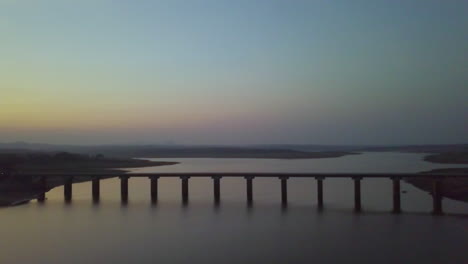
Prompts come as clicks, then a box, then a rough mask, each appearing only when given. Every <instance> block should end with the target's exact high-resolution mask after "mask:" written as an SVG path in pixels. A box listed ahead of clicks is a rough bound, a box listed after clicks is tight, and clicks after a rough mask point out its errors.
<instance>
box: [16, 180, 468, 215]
mask: <svg viewBox="0 0 468 264" xmlns="http://www.w3.org/2000/svg"><path fill="white" fill-rule="evenodd" d="M23 176H28V177H40V179H41V184H43V186H44V190H46V188H45V186H46V184H47V179H48V177H63V178H64V179H65V184H64V196H65V201H66V202H71V200H72V185H73V178H74V177H88V178H90V179H91V188H92V196H93V201H94V202H99V199H100V180H101V179H102V178H110V177H119V178H120V189H121V199H122V203H127V202H128V180H129V179H130V178H136V177H139V178H141V177H147V178H149V180H150V190H151V202H152V203H156V202H157V200H158V179H159V178H162V177H164V178H180V179H181V183H182V184H181V187H182V190H181V194H182V202H183V203H184V204H187V203H188V200H189V179H190V178H192V177H193V178H201V177H205V178H206V177H211V178H212V179H213V197H214V202H215V204H219V202H220V200H221V190H220V189H221V188H220V186H221V179H222V178H223V177H236V178H242V177H243V178H244V179H245V180H246V195H247V203H248V205H252V204H253V180H254V179H255V178H278V179H279V180H280V186H281V202H282V204H283V205H287V203H288V188H287V180H288V179H289V178H315V179H316V182H317V204H318V208H319V209H323V207H324V199H323V181H324V180H325V179H326V178H349V179H352V180H353V182H354V210H355V211H356V212H361V208H362V207H361V180H363V179H366V178H386V179H390V180H391V181H392V182H393V212H394V213H400V212H401V190H400V181H401V180H402V179H404V178H424V179H428V180H431V181H432V185H433V189H432V191H431V195H432V200H433V211H432V213H433V214H438V215H440V214H443V210H442V198H443V197H442V194H443V182H444V179H446V178H447V177H450V178H468V175H465V174H450V175H449V176H447V175H442V174H418V173H359V174H357V173H333V174H328V173H249V172H248V173H229V172H215V173H212V172H210V173H130V174H122V173H120V174H117V173H113V174H108V173H106V174H93V175H91V174H60V175H58V174H27V175H26V174H23ZM38 201H39V202H44V201H45V192H44V193H42V194H41V195H40V196H39V197H38Z"/></svg>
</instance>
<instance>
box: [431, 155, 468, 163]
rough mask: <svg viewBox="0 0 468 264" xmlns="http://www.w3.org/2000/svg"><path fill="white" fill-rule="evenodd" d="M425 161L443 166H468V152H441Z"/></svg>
mask: <svg viewBox="0 0 468 264" xmlns="http://www.w3.org/2000/svg"><path fill="white" fill-rule="evenodd" d="M424 160H425V161H427V162H432V163H441V164H468V152H441V153H435V154H430V155H427V156H425V157H424Z"/></svg>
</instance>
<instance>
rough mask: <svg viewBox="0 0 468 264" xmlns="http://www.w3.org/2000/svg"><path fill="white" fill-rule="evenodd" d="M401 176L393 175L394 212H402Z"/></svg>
mask: <svg viewBox="0 0 468 264" xmlns="http://www.w3.org/2000/svg"><path fill="white" fill-rule="evenodd" d="M400 180H401V178H400V177H392V181H393V213H394V214H399V213H401V189H400Z"/></svg>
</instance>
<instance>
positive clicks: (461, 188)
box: [405, 168, 468, 202]
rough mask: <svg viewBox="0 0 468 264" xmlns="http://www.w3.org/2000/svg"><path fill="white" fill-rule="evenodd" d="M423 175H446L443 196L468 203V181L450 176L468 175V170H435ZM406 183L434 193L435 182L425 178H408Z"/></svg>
mask: <svg viewBox="0 0 468 264" xmlns="http://www.w3.org/2000/svg"><path fill="white" fill-rule="evenodd" d="M423 173H433V174H436V173H437V174H446V175H447V176H446V177H444V181H443V188H442V196H443V197H446V198H450V199H453V200H457V201H463V202H468V179H466V178H465V179H461V178H453V177H452V178H451V177H450V174H468V168H454V169H435V170H431V171H427V172H423ZM405 181H406V182H408V183H410V184H412V185H413V186H415V187H417V188H419V189H421V190H423V191H426V192H429V193H432V188H433V180H432V179H424V178H406V179H405Z"/></svg>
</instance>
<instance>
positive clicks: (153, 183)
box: [149, 176, 159, 204]
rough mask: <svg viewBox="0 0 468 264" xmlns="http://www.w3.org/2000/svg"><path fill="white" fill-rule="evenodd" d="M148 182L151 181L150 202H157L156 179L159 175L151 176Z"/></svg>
mask: <svg viewBox="0 0 468 264" xmlns="http://www.w3.org/2000/svg"><path fill="white" fill-rule="evenodd" d="M149 178H150V182H151V184H150V185H151V203H153V204H154V203H157V202H158V179H159V176H151V177H149Z"/></svg>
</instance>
